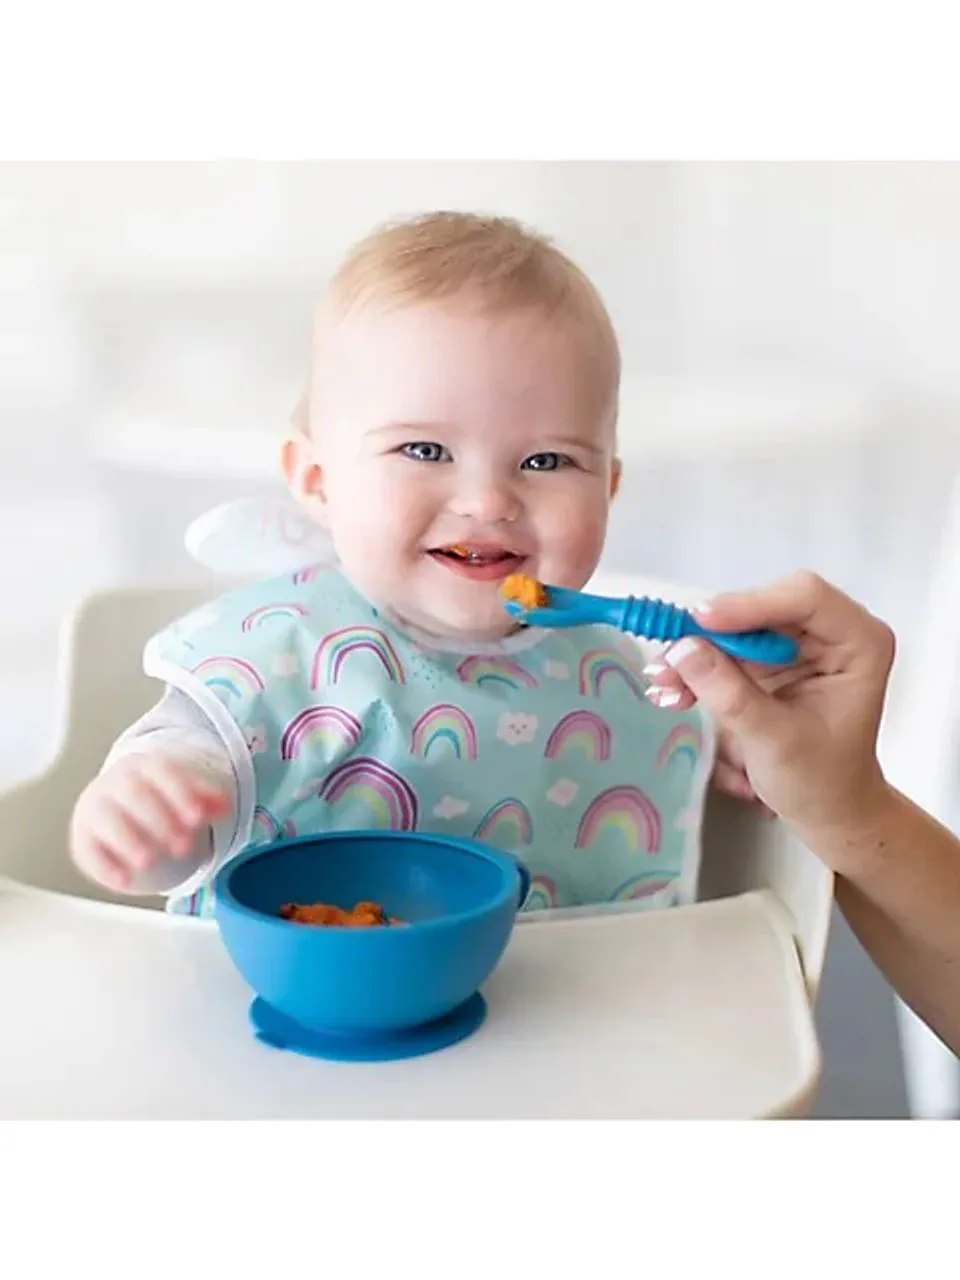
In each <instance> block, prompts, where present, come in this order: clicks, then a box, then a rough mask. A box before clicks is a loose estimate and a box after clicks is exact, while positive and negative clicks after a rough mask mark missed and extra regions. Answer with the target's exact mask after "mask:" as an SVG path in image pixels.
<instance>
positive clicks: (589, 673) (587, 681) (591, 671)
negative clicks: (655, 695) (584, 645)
mask: <svg viewBox="0 0 960 1280" xmlns="http://www.w3.org/2000/svg"><path fill="white" fill-rule="evenodd" d="M609 676H617V677H619V679H621V680H622V681H623V683H624V684H625V685H626V686H627V688H628V689H629V690H630V692H631V693H633V694H635V695H636V696H637V697H638V698H642V697H643V684H642V683H641V681H640V679H639V677H638V676H637V675H635V674H634V672H632V671H631V670H630V668H629V667H628V666H627V665H626V664H625V663H624V661H623V657H622V655H621V654H619V653H617V651H616V649H588V650H587V652H586V653H585V654H584V655H583V657H582V658H581V659H580V669H579V679H580V692H581V694H582V695H583V696H584V697H594V698H598V697H599V696H600V690H601V689H602V688H603V684H604V681H605V680H606V679H607V678H608V677H609Z"/></svg>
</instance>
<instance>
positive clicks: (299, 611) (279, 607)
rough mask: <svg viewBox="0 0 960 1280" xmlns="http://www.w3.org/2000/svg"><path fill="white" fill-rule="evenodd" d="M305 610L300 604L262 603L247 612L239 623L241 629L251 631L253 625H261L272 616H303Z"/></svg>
mask: <svg viewBox="0 0 960 1280" xmlns="http://www.w3.org/2000/svg"><path fill="white" fill-rule="evenodd" d="M306 616H307V610H306V609H305V608H304V607H303V605H302V604H264V605H261V606H260V608H259V609H254V611H253V612H252V613H248V614H247V616H246V617H245V618H244V620H243V621H242V622H241V623H240V630H241V631H252V630H253V628H254V627H262V626H263V624H264V623H265V622H271V621H272V620H273V619H274V618H305V617H306Z"/></svg>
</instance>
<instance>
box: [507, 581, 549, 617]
mask: <svg viewBox="0 0 960 1280" xmlns="http://www.w3.org/2000/svg"><path fill="white" fill-rule="evenodd" d="M500 594H501V595H502V596H503V598H504V600H513V601H515V602H516V603H517V604H518V605H520V607H521V608H523V609H543V608H545V607H546V606H547V605H548V604H549V603H550V596H549V594H548V592H547V589H546V587H545V586H544V585H543V583H542V582H538V581H537V580H536V578H529V577H527V575H526V574H525V573H512V574H511V575H510V577H509V578H504V580H503V582H502V583H501V584H500Z"/></svg>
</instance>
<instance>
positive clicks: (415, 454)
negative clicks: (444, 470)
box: [400, 440, 450, 462]
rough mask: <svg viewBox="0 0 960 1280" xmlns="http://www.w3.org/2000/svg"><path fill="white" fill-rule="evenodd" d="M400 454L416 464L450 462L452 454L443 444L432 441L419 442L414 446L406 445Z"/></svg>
mask: <svg viewBox="0 0 960 1280" xmlns="http://www.w3.org/2000/svg"><path fill="white" fill-rule="evenodd" d="M400 452H401V453H402V454H403V456H404V457H405V458H412V459H413V460H414V462H449V461H450V454H449V452H448V451H447V450H446V449H445V448H444V446H443V445H442V444H435V443H433V442H432V441H430V440H417V441H415V442H414V443H413V444H405V445H403V447H402V448H401V450H400Z"/></svg>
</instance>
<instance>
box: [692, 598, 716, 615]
mask: <svg viewBox="0 0 960 1280" xmlns="http://www.w3.org/2000/svg"><path fill="white" fill-rule="evenodd" d="M711 608H712V605H711V604H710V601H709V600H701V601H700V603H699V604H695V605H694V606H693V609H692V610H691V613H709V612H710V611H711Z"/></svg>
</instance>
